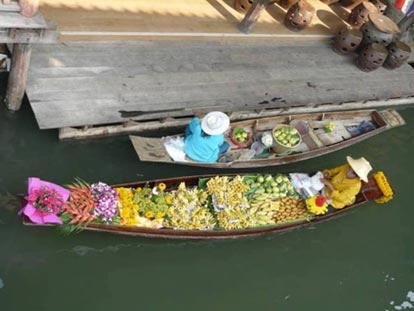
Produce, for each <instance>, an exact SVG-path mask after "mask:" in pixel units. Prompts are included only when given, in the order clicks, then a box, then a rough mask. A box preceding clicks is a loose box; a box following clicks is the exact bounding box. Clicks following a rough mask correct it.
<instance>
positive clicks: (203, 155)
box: [184, 118, 228, 163]
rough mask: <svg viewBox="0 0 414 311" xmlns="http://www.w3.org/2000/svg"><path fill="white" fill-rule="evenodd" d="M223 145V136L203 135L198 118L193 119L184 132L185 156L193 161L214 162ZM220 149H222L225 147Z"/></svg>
mask: <svg viewBox="0 0 414 311" xmlns="http://www.w3.org/2000/svg"><path fill="white" fill-rule="evenodd" d="M223 143H224V135H223V134H220V135H206V134H204V133H203V131H202V129H201V124H200V119H199V118H193V119H192V120H191V122H190V124H189V125H188V127H187V129H186V131H185V146H184V150H185V153H186V154H187V156H188V157H189V158H190V159H192V160H194V161H198V162H208V163H212V162H216V161H217V159H218V156H219V154H220V151H221V150H220V147H221V146H222V145H223ZM222 148H223V149H224V148H225V146H223V147H222ZM227 149H228V147H227ZM227 149H226V150H225V151H227Z"/></svg>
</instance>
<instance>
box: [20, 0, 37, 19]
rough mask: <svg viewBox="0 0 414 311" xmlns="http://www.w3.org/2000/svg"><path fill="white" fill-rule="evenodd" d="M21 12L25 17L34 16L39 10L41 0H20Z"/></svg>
mask: <svg viewBox="0 0 414 311" xmlns="http://www.w3.org/2000/svg"><path fill="white" fill-rule="evenodd" d="M19 4H20V14H21V15H23V16H24V17H33V16H35V15H36V14H37V12H38V11H39V0H19Z"/></svg>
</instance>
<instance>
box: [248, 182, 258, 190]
mask: <svg viewBox="0 0 414 311" xmlns="http://www.w3.org/2000/svg"><path fill="white" fill-rule="evenodd" d="M258 187H259V184H257V183H252V184H251V185H250V188H252V189H256V188H258Z"/></svg>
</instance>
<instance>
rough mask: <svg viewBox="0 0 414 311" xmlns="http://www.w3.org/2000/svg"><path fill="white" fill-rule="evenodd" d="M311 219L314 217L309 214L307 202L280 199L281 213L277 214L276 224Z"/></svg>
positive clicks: (291, 198) (290, 198)
mask: <svg viewBox="0 0 414 311" xmlns="http://www.w3.org/2000/svg"><path fill="white" fill-rule="evenodd" d="M310 218H312V215H311V214H310V213H309V212H308V210H307V208H306V204H305V201H304V200H303V199H295V198H293V197H286V198H283V199H280V207H279V211H277V212H276V213H275V217H274V219H275V221H276V223H284V222H290V221H294V220H298V219H310Z"/></svg>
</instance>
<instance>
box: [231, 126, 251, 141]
mask: <svg viewBox="0 0 414 311" xmlns="http://www.w3.org/2000/svg"><path fill="white" fill-rule="evenodd" d="M233 139H234V140H235V141H237V142H239V143H245V142H247V141H248V140H249V134H248V133H247V131H246V130H245V129H244V128H241V127H236V128H235V129H233Z"/></svg>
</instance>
